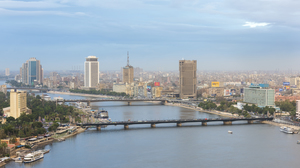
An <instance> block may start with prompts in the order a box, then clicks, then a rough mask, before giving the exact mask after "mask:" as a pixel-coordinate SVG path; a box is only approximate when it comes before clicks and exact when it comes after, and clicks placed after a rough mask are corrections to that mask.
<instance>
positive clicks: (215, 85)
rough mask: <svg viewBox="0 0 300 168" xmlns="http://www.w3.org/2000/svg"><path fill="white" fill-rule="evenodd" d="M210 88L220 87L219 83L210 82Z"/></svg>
mask: <svg viewBox="0 0 300 168" xmlns="http://www.w3.org/2000/svg"><path fill="white" fill-rule="evenodd" d="M211 87H220V82H211Z"/></svg>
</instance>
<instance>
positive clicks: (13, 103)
mask: <svg viewBox="0 0 300 168" xmlns="http://www.w3.org/2000/svg"><path fill="white" fill-rule="evenodd" d="M21 113H27V93H26V91H17V90H15V89H11V91H10V114H9V116H11V117H14V118H18V117H20V115H21Z"/></svg>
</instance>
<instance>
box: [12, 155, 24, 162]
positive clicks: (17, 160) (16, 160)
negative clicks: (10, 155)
mask: <svg viewBox="0 0 300 168" xmlns="http://www.w3.org/2000/svg"><path fill="white" fill-rule="evenodd" d="M14 160H15V162H18V163H22V162H23V158H22V157H20V156H19V157H16V158H15V159H14Z"/></svg>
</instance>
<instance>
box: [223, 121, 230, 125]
mask: <svg viewBox="0 0 300 168" xmlns="http://www.w3.org/2000/svg"><path fill="white" fill-rule="evenodd" d="M223 124H224V125H232V121H223Z"/></svg>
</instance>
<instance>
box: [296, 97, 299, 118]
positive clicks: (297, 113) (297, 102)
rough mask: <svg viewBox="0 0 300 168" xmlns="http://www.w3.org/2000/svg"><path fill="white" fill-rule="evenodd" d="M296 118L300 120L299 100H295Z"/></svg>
mask: <svg viewBox="0 0 300 168" xmlns="http://www.w3.org/2000/svg"><path fill="white" fill-rule="evenodd" d="M296 117H297V119H300V100H296Z"/></svg>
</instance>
